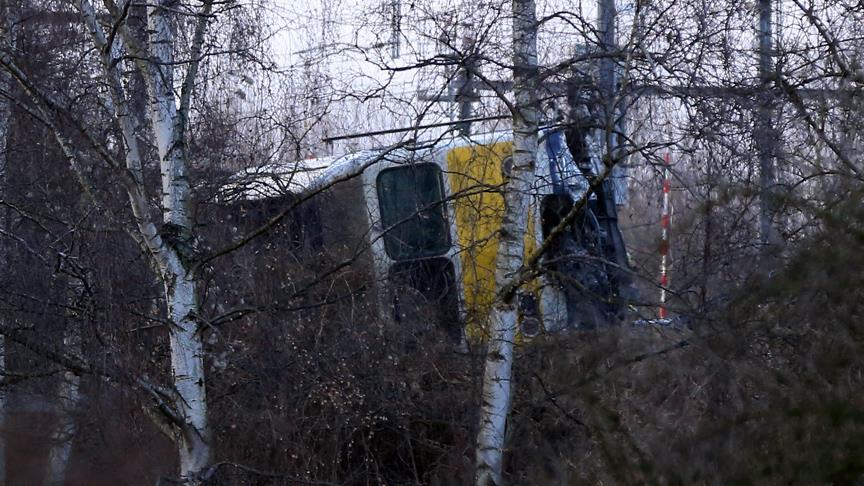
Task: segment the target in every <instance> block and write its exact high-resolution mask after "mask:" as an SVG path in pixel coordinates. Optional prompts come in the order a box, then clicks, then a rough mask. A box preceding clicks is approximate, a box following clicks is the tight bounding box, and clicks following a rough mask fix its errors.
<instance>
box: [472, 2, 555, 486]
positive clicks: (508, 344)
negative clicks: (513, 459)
mask: <svg viewBox="0 0 864 486" xmlns="http://www.w3.org/2000/svg"><path fill="white" fill-rule="evenodd" d="M537 72H538V67H537V21H536V13H535V5H534V1H533V0H514V1H513V94H514V98H515V103H514V105H513V113H512V115H513V155H512V157H513V162H512V169H511V172H510V178H509V180H508V181H507V183H506V186H505V188H504V215H503V220H502V223H501V233H500V243H499V247H498V256H497V257H496V262H495V287H496V289H498V290H499V291H500V290H501V289H504V288H505V287H506V286H507V284H508V282H509V281H510V279H511V278H512V277H513V276H514V275H515V274H516V272H517V271H518V270H519V269H520V267H521V266H522V261H523V254H524V250H525V248H524V247H525V238H524V229H525V228H526V226H527V222H528V198H529V194H528V192H529V189H530V187H531V184H532V182H533V179H534V165H535V159H536V156H537V143H538V138H537V130H538V123H539V116H540V115H539V113H540V109H539V102H538V98H537V86H536V82H537ZM490 323H491V326H492V329H491V335H490V337H489V343H488V350H487V354H486V363H485V371H484V374H483V392H482V393H483V395H482V406H481V411H480V430H479V432H478V434H477V463H476V467H477V472H476V484H477V485H478V486H492V485H500V484H502V470H503V459H504V446H505V436H506V431H507V415H508V413H509V410H510V402H511V394H512V390H511V387H512V370H513V345H514V341H515V338H516V327H517V325H518V310H517V308H516V302H515V299H514V298H513V297H512V294H511V296H510V297H508V298H503V299H498V301H497V302H496V303H495V305H494V306H493V308H492V312H491V316H490Z"/></svg>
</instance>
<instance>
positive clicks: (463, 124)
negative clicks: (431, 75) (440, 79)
mask: <svg viewBox="0 0 864 486" xmlns="http://www.w3.org/2000/svg"><path fill="white" fill-rule="evenodd" d="M464 27H465V29H466V31H468V32H466V33H465V35H464V36H463V37H462V50H463V51H464V52H465V53H466V54H467V55H466V56H465V60H464V64H463V65H462V66H459V75H458V77H457V80H458V88H457V91H456V104H457V105H458V107H459V114H458V120H459V123H458V124H457V125H456V127H457V128H458V130H459V134H460V135H470V134H471V122H470V121H465V120H468V119H470V118H471V117H473V116H474V98H475V97H476V95H475V93H474V70H475V69H476V68H477V64H476V63H477V61H476V59H475V56H474V52H473V50H474V37H473V35H472V34H471V33H470V29H471V25H470V24H468V25H465V26H464Z"/></svg>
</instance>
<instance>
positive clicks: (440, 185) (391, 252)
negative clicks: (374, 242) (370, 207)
mask: <svg viewBox="0 0 864 486" xmlns="http://www.w3.org/2000/svg"><path fill="white" fill-rule="evenodd" d="M420 170H432V171H434V180H435V182H436V184H435V188H434V189H433V190H434V191H435V192H437V194H436V196H437V198H438V200H437V201H431V202H427V201H418V198H414V199H413V201H412V202H413V203H414V206H415V209H413V210H412V211H413V215H412V216H411V217H410V218H409V219H407V220H406V219H405V218H404V217H401V215H399V214H397V215H395V221H393V219H394V215H393V214H392V213H391V212H389V211H388V204H387V202H388V199H387V195H386V194H385V193H384V187H385V185H384V184H382V180H383V179H384V178H386V177H392V175H393V174H394V173H401V172H404V171H413V172H414V173H416V172H417V171H420ZM411 178H412V180H413V181H415V184H416V180H417V178H416V176H412V177H411ZM397 182H398V181H397ZM375 190H376V194H377V197H378V208H379V214H380V216H381V223H382V225H383V226H384V228H385V231H386V232H385V233H384V250H385V251H386V253H387V256H389V257H390V258H391V259H393V260H396V261H407V260H417V259H420V258H431V257H437V256H441V255H445V254H446V253H447V252H448V251H450V249H451V248H452V246H453V242H452V241H451V237H450V220H449V219H448V214H447V205H446V191H445V187H444V177H443V173H442V171H441V168H440V167H438V165H437V164H435V163H431V162H422V163H417V164H410V165H403V166H399V167H390V168H387V169H383V170H382V171H380V172H379V173H378V175H377V176H376V178H375ZM418 202H420V203H424V204H425V205H426V206H424V208H425V209H423V210H422V212H430V213H433V214H435V215H437V217H436V219H438V220H439V221H440V224H439V223H435V225H438V226H439V229H440V230H441V234H440V235H439V236H438V237H435V244H434V245H426V246H425V247H424V248H417V247H412V246H410V245H406V244H404V243H403V242H402V241H401V240H400V239H399V229H398V228H399V227H400V226H403V225H412V226H413V227H415V228H417V227H421V226H419V225H422V224H423V223H422V222H417V219H418V218H419V216H420V213H421V212H420V211H418V210H417V209H418V208H417V206H418ZM403 220H404V221H403ZM400 221H403V222H402V223H399V222H400ZM412 226H409V227H412Z"/></svg>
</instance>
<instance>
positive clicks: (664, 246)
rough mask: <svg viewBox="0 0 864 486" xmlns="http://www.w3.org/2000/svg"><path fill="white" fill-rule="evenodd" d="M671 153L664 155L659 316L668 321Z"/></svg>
mask: <svg viewBox="0 0 864 486" xmlns="http://www.w3.org/2000/svg"><path fill="white" fill-rule="evenodd" d="M670 158H671V157H670V155H669V152H666V153H665V154H664V155H663V216H662V218H661V219H660V229H661V240H660V309H659V310H658V312H657V315H658V317H659V318H660V319H666V317H667V316H668V315H669V313H668V312H667V310H666V288H667V287H668V286H669V274H668V272H667V271H668V269H669V268H668V265H669V222H670V219H671V215H670V211H669V210H670V205H669V193H670V191H671V185H672V182H671V180H670V178H669V163H670Z"/></svg>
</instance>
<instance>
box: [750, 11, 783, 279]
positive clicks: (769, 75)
mask: <svg viewBox="0 0 864 486" xmlns="http://www.w3.org/2000/svg"><path fill="white" fill-rule="evenodd" d="M771 5H772V3H771V0H759V82H760V85H761V92H760V94H759V99H758V108H757V114H756V126H755V130H754V137H753V138H754V141H755V145H756V150H757V152H758V154H759V201H760V208H759V243H760V254H761V260H762V266H763V267H765V268H771V267H772V266H773V260H774V258H775V257H776V256H777V251H778V250H779V249H780V246H781V245H782V241H781V239H780V233H779V231H778V229H777V227H776V225H775V223H776V222H775V221H774V220H775V218H776V216H777V197H776V196H777V195H776V187H775V186H776V178H777V176H776V167H775V165H776V159H777V138H778V134H777V133H776V130H775V128H774V112H775V100H774V96H773V95H772V93H771V82H772V80H773V76H774V53H773V49H774V38H773V33H772V21H771V20H772V19H771V15H772V9H771Z"/></svg>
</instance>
